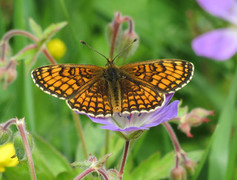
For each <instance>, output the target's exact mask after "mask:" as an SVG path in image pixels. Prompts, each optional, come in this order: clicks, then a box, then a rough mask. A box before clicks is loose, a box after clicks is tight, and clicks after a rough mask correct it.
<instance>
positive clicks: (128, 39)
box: [118, 30, 139, 59]
mask: <svg viewBox="0 0 237 180" xmlns="http://www.w3.org/2000/svg"><path fill="white" fill-rule="evenodd" d="M135 39H138V35H137V34H136V33H135V32H133V31H132V32H129V30H127V31H125V32H124V34H123V37H122V41H121V43H120V47H119V49H118V51H119V52H121V51H123V50H124V49H126V48H127V47H128V46H129V45H130V44H131V43H133V41H134V40H135ZM138 45H139V42H135V43H133V44H132V45H131V46H130V47H129V48H128V49H127V50H126V51H124V52H123V54H122V56H121V57H123V58H125V59H126V58H128V57H129V56H131V55H133V54H134V52H135V51H136V49H137V47H138Z"/></svg>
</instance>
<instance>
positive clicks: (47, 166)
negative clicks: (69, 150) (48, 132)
mask: <svg viewBox="0 0 237 180" xmlns="http://www.w3.org/2000/svg"><path fill="white" fill-rule="evenodd" d="M34 141H35V146H36V149H35V152H34V153H33V157H34V160H35V164H36V167H37V169H40V171H43V172H45V173H46V174H48V175H51V176H53V177H56V176H57V175H58V174H60V173H62V172H66V171H70V170H71V167H70V165H69V162H68V161H67V160H66V159H65V158H64V157H63V156H62V155H61V154H60V153H59V152H58V151H56V150H55V149H54V148H53V147H52V146H51V145H50V144H48V143H47V142H46V141H45V140H43V139H42V138H40V137H39V136H36V135H35V136H34Z"/></svg>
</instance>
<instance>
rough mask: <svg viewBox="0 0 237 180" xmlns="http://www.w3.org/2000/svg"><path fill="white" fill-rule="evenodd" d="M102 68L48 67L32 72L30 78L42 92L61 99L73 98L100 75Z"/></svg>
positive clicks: (67, 65) (66, 65)
mask: <svg viewBox="0 0 237 180" xmlns="http://www.w3.org/2000/svg"><path fill="white" fill-rule="evenodd" d="M102 69H103V68H102V67H99V66H92V65H73V64H63V65H48V66H42V67H39V68H37V69H35V70H33V71H32V78H33V80H34V82H35V84H36V85H37V86H39V87H40V88H41V89H42V90H43V91H45V92H46V93H49V94H51V95H53V96H56V97H58V98H61V99H70V98H72V97H74V96H75V95H76V94H77V93H78V91H80V88H82V87H83V86H85V85H86V84H90V83H91V80H92V79H93V78H94V77H98V76H100V75H101V71H102Z"/></svg>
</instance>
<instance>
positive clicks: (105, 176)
mask: <svg viewBox="0 0 237 180" xmlns="http://www.w3.org/2000/svg"><path fill="white" fill-rule="evenodd" d="M98 172H99V173H100V174H101V175H102V176H103V177H104V179H105V180H109V178H108V176H107V174H106V172H105V171H103V170H101V169H99V170H98Z"/></svg>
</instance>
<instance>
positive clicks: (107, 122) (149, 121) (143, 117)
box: [89, 94, 179, 133]
mask: <svg viewBox="0 0 237 180" xmlns="http://www.w3.org/2000/svg"><path fill="white" fill-rule="evenodd" d="M172 96H173V94H167V95H166V101H165V104H164V106H162V107H161V108H158V109H156V110H155V111H154V112H150V113H133V114H126V115H125V114H124V115H121V114H119V113H116V114H114V115H113V117H109V118H95V117H91V116H89V118H90V119H91V120H92V121H93V122H96V123H100V124H103V125H104V126H102V127H101V128H102V129H108V130H112V131H120V132H124V133H131V132H134V131H138V130H147V129H149V128H150V127H153V126H157V125H159V124H161V123H163V122H165V121H168V120H170V119H172V118H174V117H176V116H177V114H178V104H179V101H177V100H176V101H174V102H172V103H170V104H169V105H168V103H169V101H170V99H171V98H172Z"/></svg>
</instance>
